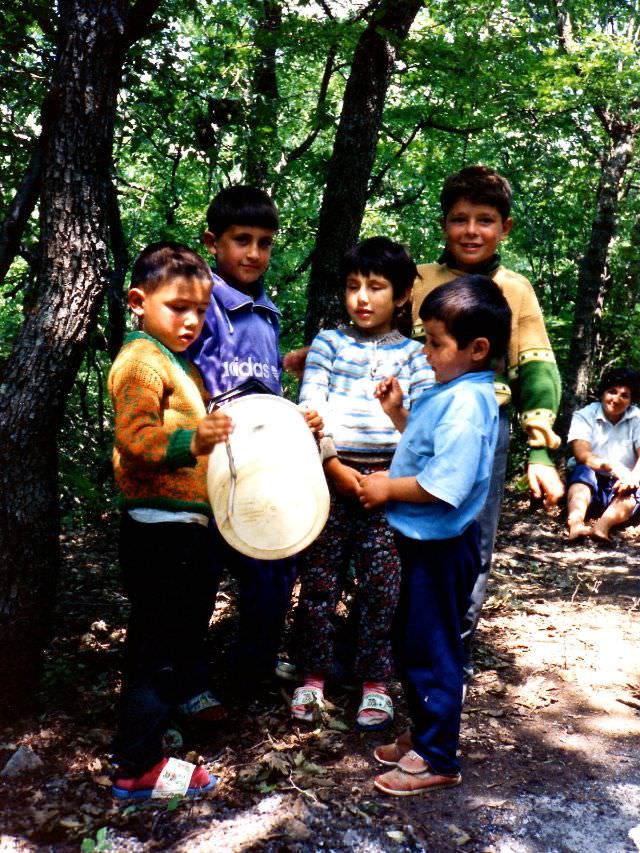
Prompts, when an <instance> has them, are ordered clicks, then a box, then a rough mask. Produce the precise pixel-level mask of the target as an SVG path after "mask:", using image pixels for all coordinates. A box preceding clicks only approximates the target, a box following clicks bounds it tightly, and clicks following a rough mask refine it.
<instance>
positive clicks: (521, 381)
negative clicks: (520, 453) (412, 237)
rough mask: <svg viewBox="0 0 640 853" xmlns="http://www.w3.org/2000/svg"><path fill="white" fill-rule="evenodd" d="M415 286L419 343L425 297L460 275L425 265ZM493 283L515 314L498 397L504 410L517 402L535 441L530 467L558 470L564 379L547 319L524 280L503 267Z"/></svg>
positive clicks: (498, 379)
mask: <svg viewBox="0 0 640 853" xmlns="http://www.w3.org/2000/svg"><path fill="white" fill-rule="evenodd" d="M418 274H419V276H420V278H417V279H416V281H415V283H414V286H413V328H414V337H421V336H423V334H424V333H423V330H422V322H421V320H420V317H419V311H420V306H421V305H422V301H423V299H424V298H425V296H426V295H427V294H428V293H430V292H431V291H432V290H434V289H435V288H436V287H438V286H439V285H441V284H445V282H447V281H451V280H452V279H454V278H456V277H457V276H459V275H464V273H463V272H460V271H459V270H455V269H451V268H450V267H448V266H447V265H446V264H422V265H421V266H419V267H418ZM490 275H491V278H492V279H493V280H494V281H495V282H496V284H497V285H498V286H499V287H500V289H501V290H502V292H503V294H504V297H505V299H506V300H507V302H508V303H509V307H510V308H511V340H510V342H509V364H508V379H507V378H506V377H504V376H498V375H496V396H497V397H498V402H499V404H500V405H503V404H505V403H507V402H509V400H510V399H512V398H513V402H514V404H515V406H516V408H517V409H518V411H519V413H520V421H521V423H522V427H523V429H524V430H525V431H526V433H527V435H528V437H529V447H530V452H529V461H530V462H540V463H542V464H547V465H550V464H552V462H551V459H550V457H549V453H548V450H547V448H555V447H557V446H558V444H559V442H560V439H559V438H558V437H557V436H556V435H555V433H554V432H553V430H552V426H553V423H554V421H555V418H556V413H557V411H558V406H559V404H560V374H559V372H558V367H557V365H556V360H555V356H554V354H553V350H552V349H551V344H550V343H549V336H548V335H547V330H546V329H545V325H544V318H543V316H542V311H541V310H540V305H539V304H538V300H537V298H536V294H535V291H534V289H533V287H532V286H531V283H530V282H529V281H528V279H526V278H525V277H524V276H522V275H519V274H518V273H515V272H512V271H511V270H508V269H507V268H506V267H503V266H500V267H498V268H497V269H496V270H495V271H494V272H492V273H491V274H490Z"/></svg>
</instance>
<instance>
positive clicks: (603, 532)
mask: <svg viewBox="0 0 640 853" xmlns="http://www.w3.org/2000/svg"><path fill="white" fill-rule="evenodd" d="M610 533H611V528H610V527H608V526H606V525H603V524H600V523H599V522H597V523H596V524H595V525H594V527H593V530H592V531H591V535H592V536H593V538H594V539H595V540H596V541H597V542H605V543H607V544H609V545H610V544H611V543H612V542H613V540H612V538H611V536H610V535H609V534H610Z"/></svg>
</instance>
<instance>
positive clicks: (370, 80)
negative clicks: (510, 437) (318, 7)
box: [305, 0, 423, 342]
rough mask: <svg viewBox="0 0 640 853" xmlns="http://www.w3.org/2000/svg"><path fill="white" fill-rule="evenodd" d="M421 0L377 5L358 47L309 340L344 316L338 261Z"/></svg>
mask: <svg viewBox="0 0 640 853" xmlns="http://www.w3.org/2000/svg"><path fill="white" fill-rule="evenodd" d="M422 5H423V3H422V0H400V2H391V0H387V2H383V3H381V4H379V6H377V7H376V8H375V10H374V12H373V14H372V16H371V18H370V20H369V23H368V25H367V27H366V28H365V29H364V31H363V33H362V35H361V37H360V39H359V40H358V44H357V46H356V49H355V51H354V55H353V62H352V65H351V73H350V75H349V80H348V81H347V85H346V88H345V93H344V100H343V104H342V112H341V114H340V122H339V124H338V129H337V131H336V138H335V143H334V147H333V153H332V156H331V160H330V161H329V167H328V173H327V180H326V185H325V191H324V196H323V199H322V206H321V208H320V218H319V223H318V233H317V236H316V245H315V250H314V256H313V261H312V265H311V276H310V280H309V290H308V305H307V317H306V323H305V341H306V342H309V341H310V340H311V339H312V338H313V337H314V335H315V334H317V332H318V330H319V329H322V328H331V327H333V326H335V325H336V324H337V323H339V322H340V321H342V320H343V319H344V309H343V295H342V288H341V286H340V280H339V273H338V270H339V268H340V262H341V260H342V256H343V255H344V253H345V251H346V250H347V249H348V248H350V247H351V246H353V245H354V244H355V243H356V242H357V240H358V236H359V234H360V226H361V225H362V217H363V215H364V210H365V205H366V203H367V197H368V193H367V188H368V183H369V178H370V176H371V170H372V168H373V163H374V160H375V155H376V146H377V142H378V136H379V133H380V124H381V121H382V112H383V109H384V102H385V98H386V95H387V89H388V87H389V81H390V79H391V72H392V70H393V64H394V62H395V59H396V55H397V52H398V48H399V46H400V45H401V44H402V41H403V40H404V39H405V38H406V36H407V34H408V32H409V29H410V28H411V25H412V24H413V21H414V19H415V17H416V15H417V13H418V11H419V9H420V8H421V7H422Z"/></svg>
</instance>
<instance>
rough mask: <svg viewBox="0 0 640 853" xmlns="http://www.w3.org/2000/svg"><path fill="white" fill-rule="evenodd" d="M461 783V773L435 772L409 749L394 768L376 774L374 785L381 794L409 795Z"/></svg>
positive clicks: (451, 786)
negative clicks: (378, 774)
mask: <svg viewBox="0 0 640 853" xmlns="http://www.w3.org/2000/svg"><path fill="white" fill-rule="evenodd" d="M461 783H462V774H461V773H454V774H447V775H445V774H443V773H435V772H434V771H433V770H432V769H431V767H429V765H428V764H427V762H426V761H425V760H424V758H422V756H420V755H418V753H417V752H414V751H413V750H409V752H407V753H406V754H405V755H404V756H403V757H402V758H401V759H400V760H399V761H398V763H397V766H396V767H395V769H394V770H389V771H388V772H387V773H383V774H382V775H381V776H376V778H375V779H374V781H373V784H374V786H375V787H376V788H377V789H378V791H382V793H383V794H391V795H392V796H394V797H411V796H413V795H414V794H428V793H431V792H432V791H437V790H439V789H440V788H455V787H456V786H457V785H460V784H461Z"/></svg>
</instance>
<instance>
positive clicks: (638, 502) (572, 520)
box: [567, 367, 640, 542]
mask: <svg viewBox="0 0 640 853" xmlns="http://www.w3.org/2000/svg"><path fill="white" fill-rule="evenodd" d="M639 379H640V377H639V375H638V373H636V371H634V370H631V369H629V368H626V367H614V368H612V369H611V370H607V371H606V372H605V373H604V374H603V375H602V378H601V380H600V384H599V386H598V398H599V402H597V403H589V405H588V406H585V407H584V408H583V409H579V410H578V411H577V412H575V413H574V415H573V418H572V419H571V427H570V428H569V435H568V438H567V441H568V443H569V448H570V450H571V453H572V454H573V457H574V459H575V462H576V464H575V467H574V468H573V469H570V473H569V476H568V477H567V487H568V490H569V491H568V516H567V525H568V527H569V539H570V540H571V539H580V538H582V537H584V536H592V537H593V538H594V539H598V540H600V541H603V542H610V541H611V538H610V534H611V530H612V529H613V528H614V527H619V526H620V525H621V524H624V523H625V522H626V521H629V520H630V519H632V518H636V517H638V518H640V489H639V488H638V487H639V486H640V409H638V407H637V406H634V405H632V403H633V402H634V401H635V400H637V399H638V390H639V385H640V381H639ZM586 519H596V522H595V524H594V525H593V526H591V525H590V524H587V522H586Z"/></svg>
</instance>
